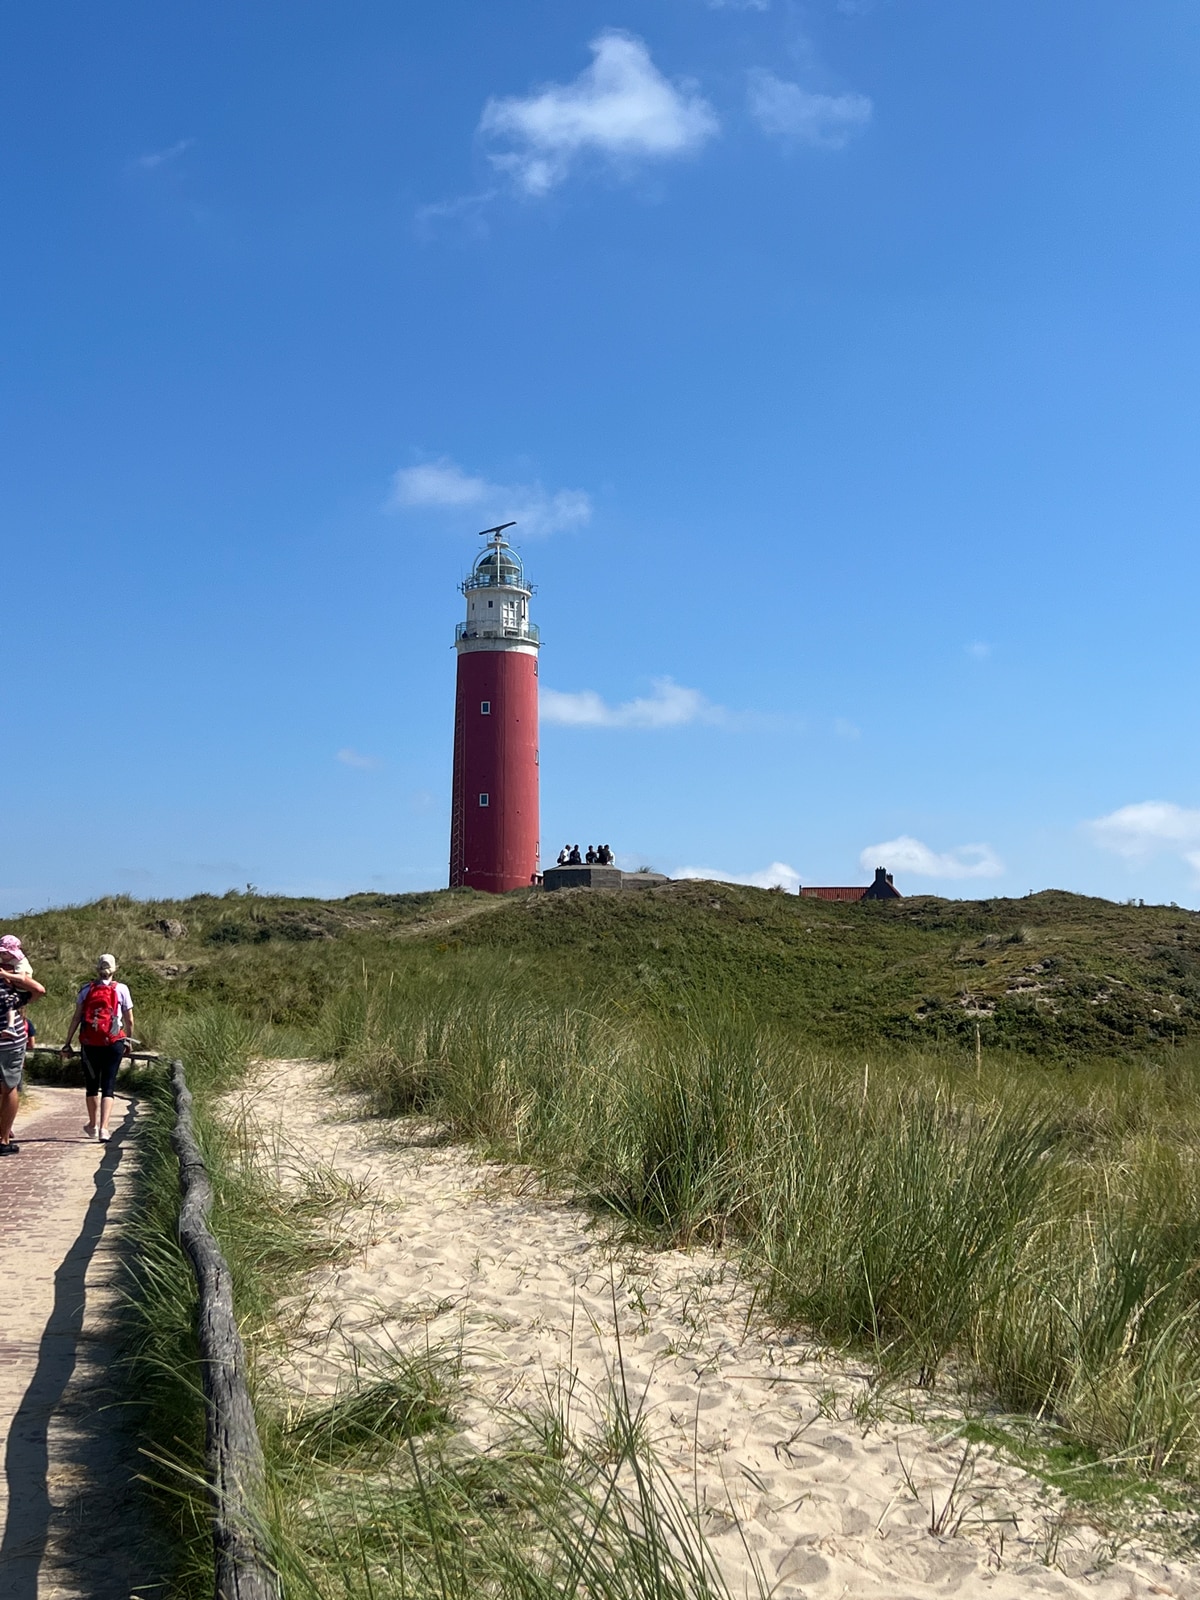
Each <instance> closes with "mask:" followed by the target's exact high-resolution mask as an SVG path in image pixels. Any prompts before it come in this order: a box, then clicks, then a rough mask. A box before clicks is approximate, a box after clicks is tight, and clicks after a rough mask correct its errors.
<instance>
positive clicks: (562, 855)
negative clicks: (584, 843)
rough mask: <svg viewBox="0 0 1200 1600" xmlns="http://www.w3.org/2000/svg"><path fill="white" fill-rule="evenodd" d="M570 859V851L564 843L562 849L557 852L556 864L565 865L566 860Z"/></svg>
mask: <svg viewBox="0 0 1200 1600" xmlns="http://www.w3.org/2000/svg"><path fill="white" fill-rule="evenodd" d="M570 859H571V852H570V850H568V848H567V846H566V845H563V847H562V849H561V850H560V851H559V852H558V864H559V866H560V867H565V866H566V864H567V862H568V861H569V860H570Z"/></svg>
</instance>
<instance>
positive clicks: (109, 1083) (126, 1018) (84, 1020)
mask: <svg viewBox="0 0 1200 1600" xmlns="http://www.w3.org/2000/svg"><path fill="white" fill-rule="evenodd" d="M116 972H117V960H116V957H115V956H108V955H105V956H101V957H100V959H99V960H98V961H97V962H96V976H95V977H94V978H93V979H92V981H91V983H85V984H84V986H83V988H82V989H80V991H79V994H78V997H77V998H76V1001H75V1015H74V1016H73V1017H72V1018H71V1026H70V1027H69V1028H68V1029H67V1037H66V1041H65V1042H64V1044H63V1054H64V1055H69V1054H70V1051H71V1040H72V1039H74V1037H75V1030H76V1029H77V1028H78V1029H79V1050H80V1054H81V1055H82V1057H83V1087H84V1093H85V1094H86V1096H87V1114H88V1119H87V1125H86V1127H85V1128H84V1130H83V1131H84V1133H85V1134H86V1135H87V1137H88V1138H89V1139H98V1140H99V1141H100V1143H101V1144H107V1143H108V1137H109V1131H108V1119H109V1116H110V1115H111V1113H112V1103H113V1096H114V1095H115V1093H116V1089H117V1070H118V1068H119V1067H120V1065H121V1062H122V1061H123V1060H124V1059H125V1050H126V1046H127V1044H128V1042H129V1036H130V1035H132V1033H133V998H132V996H131V995H130V993H129V990H128V989H127V988H126V986H125V985H124V984H123V983H116V982H114V979H115V977H116Z"/></svg>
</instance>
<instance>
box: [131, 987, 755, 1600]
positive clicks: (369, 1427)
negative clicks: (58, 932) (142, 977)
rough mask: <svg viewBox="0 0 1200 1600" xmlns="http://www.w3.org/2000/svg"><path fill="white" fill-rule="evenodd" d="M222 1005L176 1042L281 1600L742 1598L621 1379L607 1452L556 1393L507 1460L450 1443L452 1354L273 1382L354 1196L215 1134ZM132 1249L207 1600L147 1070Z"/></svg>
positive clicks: (168, 1506)
mask: <svg viewBox="0 0 1200 1600" xmlns="http://www.w3.org/2000/svg"><path fill="white" fill-rule="evenodd" d="M231 1016H232V1014H231V1013H229V1012H228V1011H223V1010H220V1009H213V1008H209V1009H207V1010H205V1011H200V1012H197V1013H196V1014H195V1016H193V1017H191V1018H187V1019H185V1020H184V1022H183V1023H182V1024H181V1026H180V1028H179V1030H178V1032H177V1033H176V1034H175V1035H174V1036H173V1037H172V1038H171V1039H170V1041H169V1043H170V1047H171V1048H172V1049H180V1050H184V1051H185V1052H186V1053H187V1056H188V1061H189V1071H190V1077H191V1086H192V1089H193V1092H194V1094H195V1097H196V1103H197V1132H198V1136H199V1137H200V1138H201V1141H202V1144H203V1148H204V1152H205V1160H206V1163H207V1165H208V1167H209V1171H210V1173H211V1174H212V1176H213V1180H214V1188H215V1203H214V1208H213V1217H212V1221H213V1226H214V1230H215V1231H216V1233H217V1234H218V1236H219V1238H220V1240H221V1244H222V1247H223V1249H224V1251H225V1254H226V1257H227V1259H228V1261H229V1263H230V1267H231V1269H232V1271H233V1276H234V1280H235V1294H236V1300H237V1304H238V1308H239V1313H240V1319H241V1326H242V1333H243V1337H244V1338H245V1340H246V1346H247V1351H248V1354H249V1357H250V1364H251V1381H252V1387H253V1389H254V1391H255V1410H256V1413H257V1415H258V1419H259V1429H260V1434H261V1436H262V1440H263V1446H264V1455H265V1464H266V1473H267V1483H266V1499H265V1503H264V1505H263V1506H262V1523H263V1543H264V1546H265V1548H266V1549H267V1550H268V1551H269V1552H270V1557H271V1560H272V1562H273V1563H274V1564H275V1566H276V1569H277V1571H278V1573H279V1575H280V1578H281V1580H282V1589H283V1594H284V1596H285V1597H286V1600H386V1597H392V1600H475V1597H477V1596H479V1595H491V1596H493V1597H494V1600H585V1597H586V1600H651V1597H653V1600H729V1597H728V1590H727V1589H726V1587H725V1584H724V1583H723V1581H722V1578H721V1575H720V1573H719V1571H718V1570H717V1568H716V1566H715V1564H714V1562H713V1560H712V1558H711V1556H710V1555H709V1553H708V1550H707V1546H706V1544H705V1541H704V1539H703V1537H702V1535H701V1534H700V1532H699V1530H698V1526H697V1520H696V1515H695V1513H694V1512H693V1510H692V1509H691V1508H690V1507H688V1506H687V1505H686V1504H685V1502H684V1501H683V1499H682V1498H681V1497H680V1496H679V1495H678V1494H677V1493H676V1492H675V1490H674V1489H673V1488H672V1486H671V1485H670V1483H669V1482H668V1481H666V1480H665V1479H664V1478H663V1477H662V1476H661V1474H660V1473H659V1472H658V1470H657V1469H656V1467H655V1464H654V1462H653V1460H652V1459H651V1457H650V1456H649V1454H648V1452H647V1450H646V1448H645V1446H644V1444H643V1442H642V1439H641V1429H640V1426H639V1419H638V1417H637V1416H636V1415H635V1414H634V1413H633V1412H632V1410H631V1407H630V1404H629V1401H628V1398H627V1396H626V1392H625V1388H624V1384H623V1383H618V1384H617V1386H616V1388H615V1392H614V1395H613V1401H612V1405H611V1414H610V1416H609V1418H608V1421H607V1426H606V1430H605V1435H604V1440H603V1448H601V1447H600V1446H599V1444H598V1442H597V1440H595V1439H593V1438H589V1437H586V1436H584V1437H580V1436H577V1434H576V1432H575V1431H574V1428H573V1422H574V1419H573V1418H572V1416H571V1414H570V1406H569V1403H566V1402H564V1401H563V1398H562V1397H556V1399H554V1400H552V1399H551V1397H548V1399H547V1408H546V1412H545V1414H544V1415H539V1416H536V1417H529V1418H525V1419H521V1420H520V1421H519V1422H517V1423H516V1424H514V1425H513V1426H512V1427H511V1428H510V1431H509V1436H508V1437H507V1438H506V1439H505V1440H504V1441H503V1442H502V1443H501V1445H500V1446H499V1447H497V1448H494V1449H492V1450H490V1451H487V1452H480V1451H478V1450H474V1449H470V1448H468V1447H467V1446H466V1445H465V1444H464V1443H463V1442H462V1440H461V1438H460V1437H459V1436H458V1435H457V1433H456V1431H455V1422H454V1415H453V1405H454V1400H455V1397H456V1388H457V1373H458V1365H459V1360H458V1352H456V1351H451V1350H438V1349H432V1350H429V1351H426V1352H423V1353H421V1354H418V1355H415V1356H414V1355H406V1354H404V1353H403V1352H397V1351H394V1350H385V1349H382V1348H381V1349H380V1350H379V1352H378V1353H377V1357H376V1359H375V1360H374V1361H373V1362H372V1363H371V1364H370V1366H369V1367H366V1368H364V1366H363V1364H362V1363H361V1360H360V1361H359V1362H358V1363H356V1365H355V1367H354V1369H353V1370H351V1371H348V1372H347V1374H346V1377H345V1384H344V1387H343V1388H342V1389H341V1391H340V1392H339V1393H338V1394H336V1395H335V1396H334V1397H333V1398H332V1399H329V1400H324V1401H321V1400H317V1401H312V1402H308V1403H302V1405H301V1407H300V1409H299V1410H298V1411H297V1410H296V1408H295V1402H294V1398H293V1397H292V1396H291V1395H290V1394H289V1393H288V1392H287V1391H286V1388H282V1389H281V1386H280V1385H279V1384H278V1382H276V1381H274V1380H273V1377H272V1366H273V1361H274V1358H275V1356H276V1355H277V1354H278V1352H279V1351H280V1349H281V1348H282V1347H283V1346H285V1344H286V1339H287V1333H288V1329H287V1327H286V1326H285V1325H283V1326H281V1324H280V1320H279V1310H278V1307H279V1302H280V1300H281V1299H282V1297H283V1296H284V1295H286V1294H287V1293H289V1292H291V1291H294V1290H296V1289H298V1288H299V1287H300V1286H301V1284H302V1282H303V1279H304V1277H305V1275H306V1273H307V1272H308V1271H310V1270H311V1269H312V1268H313V1267H314V1266H316V1265H318V1264H320V1263H322V1262H327V1261H330V1260H334V1259H337V1258H338V1256H339V1254H340V1252H341V1251H342V1249H343V1244H342V1240H341V1235H340V1230H339V1228H338V1226H337V1223H338V1220H339V1214H340V1212H341V1211H342V1209H343V1208H344V1207H345V1206H346V1205H347V1204H353V1203H354V1202H355V1201H357V1200H358V1199H359V1198H361V1197H360V1196H358V1195H355V1194H353V1193H351V1192H349V1191H348V1190H347V1189H346V1186H345V1185H344V1183H340V1182H339V1181H338V1180H337V1178H336V1176H335V1175H333V1174H330V1173H327V1172H324V1171H322V1170H313V1171H308V1172H304V1173H301V1174H299V1175H298V1176H299V1181H298V1182H295V1183H293V1184H292V1185H290V1186H289V1188H288V1189H287V1190H286V1191H284V1190H281V1188H280V1186H279V1184H278V1182H277V1180H276V1177H275V1175H274V1174H272V1173H271V1171H270V1170H269V1165H268V1163H267V1162H266V1161H265V1160H264V1159H263V1152H262V1151H261V1150H260V1149H258V1148H256V1146H255V1142H254V1140H253V1136H252V1133H251V1130H249V1129H246V1128H237V1127H234V1128H229V1127H227V1126H223V1125H222V1124H221V1123H219V1122H218V1121H216V1120H215V1119H214V1118H213V1116H212V1114H211V1111H212V1100H213V1097H214V1095H215V1094H217V1093H218V1092H219V1091H220V1090H222V1089H226V1088H229V1087H230V1086H231V1085H232V1084H233V1083H235V1082H236V1080H237V1077H238V1075H239V1073H240V1072H241V1070H242V1069H244V1067H245V1065H246V1063H247V1059H248V1055H249V1052H250V1051H251V1050H252V1049H253V1046H254V1043H255V1041H254V1037H253V1033H252V1032H250V1031H248V1029H247V1026H246V1024H245V1022H244V1021H242V1020H240V1019H238V1018H236V1017H232V1020H230V1019H231ZM141 1087H142V1089H143V1090H144V1092H146V1093H147V1094H148V1095H149V1096H150V1105H149V1108H148V1112H149V1114H148V1116H147V1117H146V1118H145V1119H144V1121H143V1128H144V1130H145V1132H144V1146H143V1150H144V1159H143V1163H142V1167H141V1172H140V1184H141V1194H140V1197H139V1198H140V1202H141V1203H140V1205H139V1206H138V1207H137V1208H136V1211H135V1214H134V1217H133V1220H132V1223H131V1226H132V1228H133V1231H134V1239H135V1244H136V1250H135V1251H134V1252H133V1259H132V1264H131V1267H130V1278H131V1282H130V1286H129V1287H130V1291H131V1292H130V1295H129V1299H128V1306H127V1311H126V1317H127V1324H128V1327H127V1333H128V1341H127V1342H128V1352H127V1356H126V1361H127V1365H128V1370H129V1375H130V1380H131V1381H130V1389H131V1392H132V1393H134V1394H135V1395H137V1396H138V1397H139V1399H140V1403H141V1406H142V1408H143V1409H142V1423H143V1427H142V1432H143V1437H144V1440H145V1448H146V1453H147V1456H148V1461H149V1466H148V1477H149V1479H150V1482H151V1487H152V1491H153V1493H154V1494H155V1496H156V1498H157V1500H158V1503H159V1506H160V1509H161V1510H162V1512H163V1514H164V1516H165V1518H166V1519H167V1520H168V1522H169V1525H170V1526H171V1529H172V1531H173V1534H174V1543H175V1548H176V1550H177V1551H178V1554H179V1559H178V1564H177V1567H176V1570H175V1572H174V1573H173V1574H171V1575H170V1577H169V1579H168V1580H167V1581H168V1592H169V1593H170V1594H172V1595H173V1596H176V1597H177V1600H206V1597H207V1596H209V1595H211V1593H212V1581H213V1580H212V1562H211V1534H210V1531H209V1526H208V1500H207V1496H206V1493H205V1489H204V1482H203V1469H204V1458H203V1435H204V1424H203V1400H202V1394H201V1389H200V1384H199V1375H198V1370H197V1368H198V1363H197V1356H196V1348H195V1339H194V1333H193V1327H194V1317H195V1292H194V1287H193V1281H192V1277H191V1272H190V1269H189V1267H188V1265H187V1263H186V1261H185V1260H184V1258H183V1256H182V1254H181V1252H180V1250H179V1247H178V1244H177V1242H176V1238H175V1217H176V1197H177V1171H176V1166H175V1162H174V1158H173V1156H172V1155H171V1152H170V1148H169V1142H168V1141H169V1134H170V1129H171V1126H172V1124H173V1120H174V1113H173V1107H172V1103H171V1097H170V1093H169V1091H168V1090H167V1088H166V1086H165V1083H164V1082H163V1079H162V1075H161V1074H156V1073H154V1072H153V1071H150V1072H143V1073H142V1082H141Z"/></svg>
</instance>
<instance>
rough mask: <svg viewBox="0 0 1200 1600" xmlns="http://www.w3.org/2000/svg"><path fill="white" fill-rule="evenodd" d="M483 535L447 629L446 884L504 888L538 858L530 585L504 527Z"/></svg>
mask: <svg viewBox="0 0 1200 1600" xmlns="http://www.w3.org/2000/svg"><path fill="white" fill-rule="evenodd" d="M515 526H516V524H515V523H513V522H506V523H503V524H502V525H501V526H500V527H498V528H485V529H484V534H483V536H484V537H486V538H487V541H488V543H487V545H486V547H485V548H484V551H483V554H482V555H481V556H480V557H479V559H478V560H477V561H476V562H475V565H474V566H473V567H472V569H471V574H470V576H469V577H468V578H466V579H464V581H463V583H462V585H461V588H462V592H463V595H464V596H465V597H466V602H467V614H466V618H465V620H464V621H462V622H460V623H459V624H458V626H457V628H456V629H455V632H454V647H455V649H456V650H457V652H458V684H457V692H456V695H455V701H454V783H453V793H452V797H451V806H450V887H451V888H468V889H486V890H487V891H488V892H489V893H491V894H503V893H504V892H505V890H507V889H524V888H527V887H528V886H529V885H530V884H531V883H533V882H535V880H536V878H537V868H538V681H537V680H538V649H539V645H540V640H539V638H538V630H537V628H536V627H535V626H534V624H533V623H532V622H530V620H529V601H530V598H531V596H532V594H533V585H532V584H530V583H528V582H527V581H526V579H525V570H524V567H523V566H522V564H521V558H520V557H519V556H518V555H517V553H516V551H515V550H514V549H513V548H512V546H511V545H510V544H509V543H508V541H507V539H505V537H504V534H505V530H506V529H508V528H513V527H515Z"/></svg>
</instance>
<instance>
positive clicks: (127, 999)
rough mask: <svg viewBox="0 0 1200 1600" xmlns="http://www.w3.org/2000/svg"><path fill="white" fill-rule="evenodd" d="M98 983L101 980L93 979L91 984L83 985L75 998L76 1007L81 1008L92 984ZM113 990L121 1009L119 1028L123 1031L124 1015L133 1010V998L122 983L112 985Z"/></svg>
mask: <svg viewBox="0 0 1200 1600" xmlns="http://www.w3.org/2000/svg"><path fill="white" fill-rule="evenodd" d="M100 981H101V980H100V979H99V978H93V979H92V982H91V983H85V984H84V986H83V988H82V989H80V991H79V993H78V994H77V995H76V996H75V1004H76V1005H77V1006H81V1005H82V1004H83V1001H84V997H85V996H86V994H87V992H88V990H89V989H90V988H91V987H92V984H95V983H99V982H100ZM113 988H114V989H115V990H116V991H117V1004H118V1005H119V1006H120V1008H121V1028H122V1030H124V1027H125V1013H126V1012H127V1011H132V1010H133V996H132V995H131V994H130V992H129V990H128V989H127V988H126V986H125V985H124V984H123V983H114V984H113Z"/></svg>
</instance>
